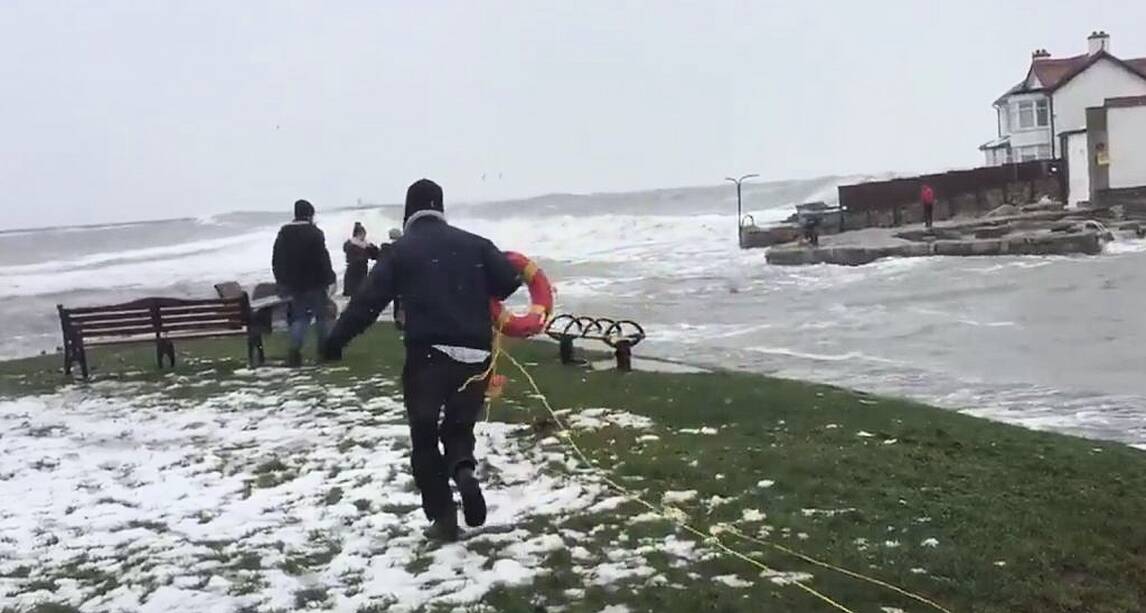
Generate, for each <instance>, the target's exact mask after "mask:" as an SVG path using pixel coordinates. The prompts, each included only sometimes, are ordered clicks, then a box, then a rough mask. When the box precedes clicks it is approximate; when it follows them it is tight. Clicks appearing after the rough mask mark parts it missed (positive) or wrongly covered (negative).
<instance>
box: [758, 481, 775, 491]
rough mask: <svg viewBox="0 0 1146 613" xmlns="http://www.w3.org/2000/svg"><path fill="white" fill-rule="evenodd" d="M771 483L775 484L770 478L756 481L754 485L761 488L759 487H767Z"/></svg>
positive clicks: (770, 485) (771, 484)
mask: <svg viewBox="0 0 1146 613" xmlns="http://www.w3.org/2000/svg"><path fill="white" fill-rule="evenodd" d="M773 485H776V482H775V481H773V480H771V479H764V480H763V481H760V482H758V483H757V484H756V487H758V488H761V489H768V488H770V487H772V486H773Z"/></svg>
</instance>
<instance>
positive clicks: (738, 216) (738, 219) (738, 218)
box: [724, 175, 760, 247]
mask: <svg viewBox="0 0 1146 613" xmlns="http://www.w3.org/2000/svg"><path fill="white" fill-rule="evenodd" d="M759 176H760V175H744V176H743V177H740V178H739V179H733V178H732V177H724V180H725V181H731V182H733V183H735V184H736V244H737V245H740V246H741V247H743V246H744V245H743V243H744V241H743V240H742V239H741V236H740V224H741V222H742V220H743V219H744V213H743V212H742V209H741V205H740V184H741V183H743V182H744V181H745V180H747V179H754V178H756V177H759Z"/></svg>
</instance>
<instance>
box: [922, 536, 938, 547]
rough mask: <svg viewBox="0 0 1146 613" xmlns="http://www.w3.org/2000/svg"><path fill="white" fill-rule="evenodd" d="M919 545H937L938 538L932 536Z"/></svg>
mask: <svg viewBox="0 0 1146 613" xmlns="http://www.w3.org/2000/svg"><path fill="white" fill-rule="evenodd" d="M920 546H922V547H938V546H939V539H934V538H929V539H925V540H924V541H923V542H922V543H920Z"/></svg>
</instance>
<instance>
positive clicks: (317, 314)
mask: <svg viewBox="0 0 1146 613" xmlns="http://www.w3.org/2000/svg"><path fill="white" fill-rule="evenodd" d="M329 300H330V299H329V298H327V296H326V288H325V287H320V288H316V289H311V290H307V291H305V292H299V293H297V294H293V295H292V296H291V301H290V348H291V350H292V351H301V350H302V345H303V343H304V342H305V341H306V331H307V330H308V329H310V321H311V320H312V319H313V320H314V324H315V326H314V327H315V334H316V335H317V336H318V343H317V344H316V345H315V346H316V347H321V346H322V343H323V341H325V340H326V332H327V329H328V328H329V327H330V313H329V312H328V311H327V310H326V307H327V302H329Z"/></svg>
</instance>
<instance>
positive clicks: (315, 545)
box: [0, 368, 653, 612]
mask: <svg viewBox="0 0 1146 613" xmlns="http://www.w3.org/2000/svg"><path fill="white" fill-rule="evenodd" d="M304 372H305V371H304ZM239 376H240V377H242V379H241V381H242V382H243V385H242V386H218V389H219V390H220V391H219V392H218V393H216V394H214V395H209V396H206V397H205V398H204V397H200V398H198V399H191V398H185V397H175V396H171V395H169V394H167V393H165V390H164V389H163V388H162V387H161V388H159V391H156V389H155V388H152V389H147V388H146V387H145V386H141V385H137V384H124V383H114V382H112V383H105V384H96V385H92V386H88V387H81V386H74V387H69V388H67V389H65V390H64V391H62V392H60V393H57V394H53V395H46V396H38V397H28V398H22V399H17V400H12V401H0V438H2V440H3V445H2V446H0V499H2V500H5V501H19V504H10V503H6V504H5V505H4V506H3V507H0V535H3V536H2V537H0V575H4V576H6V577H8V578H7V579H4V580H2V581H0V601H3V602H5V603H11V604H12V605H13V606H15V607H16V608H17V609H18V610H19V609H21V608H26V607H31V606H33V605H34V604H35V603H36V602H39V601H41V600H44V599H48V598H50V599H52V600H55V601H61V602H67V603H69V604H72V605H74V606H77V607H80V608H81V609H83V610H131V611H170V610H180V611H189V612H194V611H222V610H237V609H240V608H244V607H246V608H258V609H260V610H264V609H282V610H296V609H299V608H311V607H315V606H318V607H320V608H334V609H336V610H349V611H354V610H357V609H359V608H362V607H364V606H366V605H368V604H371V603H379V602H385V603H392V607H391V608H390V609H388V610H393V611H403V610H415V609H418V608H419V607H422V606H424V605H426V604H427V603H430V602H431V601H432V602H434V603H445V604H447V605H454V604H456V605H458V606H464V605H467V604H472V603H475V602H478V601H479V600H480V599H481V598H482V597H483V596H484V595H485V594H486V593H487V592H489V590H490V589H492V588H494V587H495V586H520V585H526V584H529V583H530V582H532V581H533V580H534V579H535V578H536V577H537V576H538V575H540V574H543V573H547V572H549V571H548V569H547V568H546V564H545V560H546V557H547V556H548V555H549V554H550V553H551V552H553V551H556V550H559V549H563V548H566V547H568V546H570V545H573V544H574V543H573V542H567V541H566V540H565V539H564V538H563V537H562V536H558V535H556V534H552V533H546V532H541V533H531V532H529V531H527V530H521V529H517V528H516V527H517V526H520V525H523V524H526V523H528V521H529V520H530V519H532V518H552V519H560V518H561V517H567V516H570V515H572V514H575V513H581V512H585V511H586V510H587V509H589V508H590V507H592V506H593V505H600V506H601V507H602V508H608V507H611V506H612V505H615V504H619V502H618V501H617V499H615V498H614V499H604V500H602V498H603V496H602V494H603V492H604V488H603V486H601V485H599V484H597V483H596V482H595V481H594V480H592V479H590V478H587V477H586V476H585V475H577V476H576V477H575V476H573V475H569V474H557V475H554V474H552V473H551V471H549V470H547V461H548V459H549V457H550V456H552V455H553V453H552V451H548V452H546V451H542V450H540V449H538V448H536V447H535V446H533V445H532V441H531V440H530V439H529V437H522V436H521V434H522V432H524V431H525V430H526V426H518V425H509V424H501V423H481V424H479V425H478V429H477V439H478V442H477V444H478V456H479V458H481V462H482V463H481V472H482V474H483V475H484V476H485V477H484V478H485V480H486V483H487V488H486V496H487V500H488V502H489V505H490V516H489V524H490V525H489V526H488V529H483V530H478V531H473V532H472V536H470V537H469V538H467V539H466V540H464V541H462V542H461V543H457V544H451V545H445V546H441V547H436V548H435V547H434V546H431V545H430V544H429V543H427V542H426V539H425V537H424V536H422V534H421V531H422V529H423V528H424V527H425V525H426V520H425V518H424V516H423V515H422V512H421V509H420V506H419V504H420V502H419V497H418V495H417V493H416V491H415V489H414V487H413V480H412V478H411V477H410V475H409V469H408V466H409V444H408V429H407V427H406V425H405V420H404V412H403V409H402V406H401V403H400V402H399V401H398V400H397V399H395V398H390V397H375V398H372V399H370V400H369V401H367V402H365V403H364V402H362V401H361V400H359V399H358V397H357V395H356V394H355V393H354V390H353V389H351V388H346V387H332V386H326V385H320V384H318V383H316V382H315V381H314V380H312V379H311V378H310V377H309V376H307V375H306V374H300V371H282V370H280V369H271V368H267V369H259V370H257V371H248V372H240V373H239ZM287 377H289V379H287ZM200 383H202V382H200V381H189V382H188V381H184V382H182V383H180V384H179V386H181V387H189V386H198V385H199V384H200ZM284 383H288V384H289V385H288V386H287V387H286V388H285V389H287V390H289V391H286V392H283V391H280V390H281V389H283V388H284V386H283V384H284ZM366 383H369V384H370V385H372V386H373V387H374V388H377V387H381V386H385V385H388V384H389V382H387V381H369V382H366ZM164 385H166V386H167V387H168V388H173V387H178V386H176V385H174V384H169V383H167V382H165V383H164ZM609 417H610V418H614V417H616V415H610V416H609ZM636 421H637V420H634V419H628V418H625V417H621V418H619V419H616V420H614V421H612V422H611V423H634V422H636ZM546 523H547V524H548V523H549V522H546ZM584 553H588V550H585V551H584ZM609 564H611V566H606V567H604V568H599V567H598V568H596V569H595V570H594V574H593V577H592V579H593V582H594V583H597V584H601V585H605V584H608V583H609V582H611V581H618V580H623V579H625V578H630V577H638V578H642V577H647V576H650V575H651V574H652V572H653V571H652V569H651V568H650V567H649V566H648V565H647V563H646V562H645V561H644V559H643V558H642V557H640V556H637V555H634V556H633V557H631V558H627V559H624V560H619V561H610V562H609ZM586 566H592V567H597V566H598V564H594V563H592V562H588V563H587V564H586ZM52 583H54V584H55V590H54V592H47V591H45V590H43V589H41V588H42V587H43V586H45V585H51V584H52Z"/></svg>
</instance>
